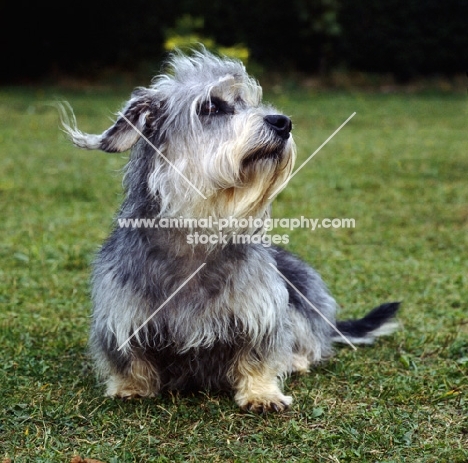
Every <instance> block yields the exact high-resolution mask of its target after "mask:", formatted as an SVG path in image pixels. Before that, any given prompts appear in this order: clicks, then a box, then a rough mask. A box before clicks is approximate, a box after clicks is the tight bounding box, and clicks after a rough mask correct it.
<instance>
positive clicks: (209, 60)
mask: <svg viewBox="0 0 468 463" xmlns="http://www.w3.org/2000/svg"><path fill="white" fill-rule="evenodd" d="M261 99H262V90H261V87H260V86H259V85H258V83H257V82H256V81H255V80H254V79H252V78H251V77H249V76H248V75H247V73H246V71H245V68H244V66H243V65H242V64H241V63H240V62H238V61H234V60H228V59H220V58H217V57H215V56H213V55H211V54H209V53H207V52H197V53H195V54H193V55H192V56H190V57H187V56H183V55H173V56H172V58H171V60H170V61H169V62H168V64H167V69H166V72H165V73H164V74H162V75H160V76H158V77H157V78H156V79H155V80H154V81H153V84H152V85H151V87H150V88H139V89H137V90H136V91H135V92H134V93H133V94H132V97H131V99H130V101H129V102H128V103H127V105H126V106H125V108H124V109H123V111H122V112H121V113H119V114H120V117H119V118H118V119H117V121H116V122H115V124H114V125H113V126H112V127H110V128H109V129H108V130H107V131H105V132H104V133H103V134H102V135H100V136H90V135H85V134H81V133H80V132H78V131H76V130H75V131H74V134H73V133H71V135H72V138H73V140H74V142H75V144H77V145H78V146H81V147H86V148H95V149H96V148H97V149H101V150H104V151H107V152H121V151H125V150H128V149H130V148H133V150H132V158H131V161H130V164H129V172H128V175H127V178H128V180H129V181H128V182H127V188H128V189H130V190H131V189H132V188H137V187H139V186H138V185H136V183H139V184H140V185H141V183H142V182H143V183H145V184H146V185H147V190H148V194H149V195H150V196H151V198H152V199H153V200H154V201H155V202H157V203H158V204H159V207H158V215H159V216H160V217H164V216H169V217H177V216H179V215H183V216H186V217H194V218H199V217H208V216H211V217H214V218H221V217H237V218H242V217H248V216H253V217H263V216H264V215H265V214H266V213H267V210H268V205H269V203H270V202H271V199H269V197H270V196H272V194H274V193H276V190H277V189H278V188H279V187H281V186H284V185H283V184H284V183H285V182H286V181H287V179H288V177H289V175H290V173H291V170H292V168H293V165H294V161H295V144H294V141H293V139H292V136H291V134H290V131H291V128H292V126H291V121H290V120H289V118H287V117H285V116H283V115H279V114H278V113H277V111H276V110H274V109H273V108H271V107H268V106H266V105H263V104H262V103H261ZM69 132H70V131H69ZM73 135H74V136H73ZM142 160H145V161H144V163H145V165H146V171H145V173H144V175H146V177H147V178H141V176H142V172H139V171H138V164H139V163H142V162H143V161H142ZM148 166H149V167H148ZM132 179H133V180H132Z"/></svg>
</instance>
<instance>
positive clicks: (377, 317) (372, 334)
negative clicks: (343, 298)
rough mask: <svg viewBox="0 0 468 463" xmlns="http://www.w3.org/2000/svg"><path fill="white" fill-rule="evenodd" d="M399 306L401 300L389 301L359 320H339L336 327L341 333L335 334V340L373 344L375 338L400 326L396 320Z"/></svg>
mask: <svg viewBox="0 0 468 463" xmlns="http://www.w3.org/2000/svg"><path fill="white" fill-rule="evenodd" d="M399 306H400V303H399V302H387V303H386V304H382V305H380V306H378V307H376V308H375V309H373V310H371V311H370V312H369V313H368V314H367V315H366V316H365V317H363V318H360V319H358V320H344V321H338V322H337V323H336V328H337V330H338V331H339V332H340V333H341V335H339V334H338V333H336V334H334V335H333V338H332V340H333V342H339V343H344V342H346V341H347V343H348V344H349V343H354V344H372V343H373V342H374V341H375V338H377V337H379V336H386V335H388V334H391V333H393V332H394V331H395V330H396V329H397V328H398V326H399V323H398V322H397V321H396V320H395V315H396V312H397V310H398V308H399Z"/></svg>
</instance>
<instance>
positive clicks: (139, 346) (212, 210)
mask: <svg viewBox="0 0 468 463" xmlns="http://www.w3.org/2000/svg"><path fill="white" fill-rule="evenodd" d="M261 100H262V90H261V87H260V86H259V85H258V83H257V82H256V81H255V80H254V79H252V78H251V77H249V76H248V75H247V73H246V71H245V68H244V66H243V65H242V63H240V62H239V61H237V60H232V59H225V58H219V57H216V56H214V55H212V54H210V53H208V52H207V51H198V52H194V53H193V54H192V55H190V56H185V55H182V54H180V53H175V54H173V55H172V56H171V58H170V59H169V60H168V62H167V63H166V70H165V72H164V73H162V74H161V75H159V76H158V77H157V78H155V80H154V81H153V84H152V85H151V86H150V87H149V88H138V89H136V90H135V91H134V92H133V93H132V95H131V98H130V100H129V101H128V102H127V104H126V105H125V107H124V108H123V109H122V111H121V112H120V113H119V116H118V118H117V120H116V122H115V123H114V124H113V125H112V126H111V127H110V128H109V129H107V130H106V131H105V132H103V133H102V134H101V135H89V134H85V133H82V132H80V131H79V130H78V129H77V128H76V123H75V120H74V117H73V115H71V119H68V122H67V121H65V122H64V128H65V130H66V132H67V133H68V135H69V137H70V138H71V139H72V141H73V142H74V144H75V145H77V146H79V147H80V148H86V149H100V150H103V151H107V152H112V153H114V152H122V151H126V150H129V149H131V155H130V160H129V163H128V165H127V168H126V173H125V178H124V184H125V191H126V196H125V200H124V202H123V204H122V207H121V209H120V212H119V214H118V220H117V221H116V225H115V227H114V230H113V232H112V233H111V235H110V237H109V238H108V239H107V241H106V242H105V244H104V245H103V247H102V249H101V250H100V252H99V254H98V256H97V259H96V261H95V264H94V273H93V278H92V284H93V291H92V295H93V301H94V312H93V319H92V328H91V336H90V346H91V352H92V354H93V356H94V359H95V363H96V367H97V370H98V372H99V374H100V376H101V377H102V378H103V379H104V380H105V381H106V385H107V395H109V396H115V397H121V398H130V397H135V396H141V397H150V396H154V395H156V394H158V392H159V391H161V390H167V389H170V390H175V389H176V390H180V389H194V388H195V389H205V388H208V389H215V390H226V389H227V390H230V391H233V394H234V399H235V401H236V403H237V404H238V405H239V406H240V407H241V408H243V409H248V410H253V411H257V412H263V411H281V410H284V409H286V408H287V407H288V406H289V405H290V404H291V402H292V398H291V397H289V396H285V395H284V394H283V393H282V390H281V380H282V379H283V378H284V377H286V376H287V375H288V374H289V373H291V372H294V371H307V369H308V368H309V366H310V365H311V364H314V363H317V362H319V361H321V360H322V359H325V358H327V357H328V356H330V355H331V353H332V344H333V342H339V341H343V340H346V341H348V342H350V343H371V342H372V341H373V340H374V338H375V337H376V336H379V335H382V334H388V333H389V332H391V331H392V330H393V329H394V328H395V325H396V322H395V320H394V315H395V312H396V310H397V308H398V303H388V304H383V305H381V306H379V307H377V308H376V309H374V310H373V311H372V312H370V313H369V314H368V315H367V316H365V317H364V318H362V319H360V320H354V321H345V322H339V321H336V320H335V312H336V303H335V300H334V299H333V297H332V296H331V295H330V294H329V292H328V290H327V288H326V286H325V284H324V283H323V281H322V279H321V278H320V276H319V275H318V274H317V273H316V272H315V271H314V270H313V269H312V268H311V267H309V266H308V265H307V264H305V263H304V262H302V261H301V260H300V259H299V258H297V257H295V256H294V255H292V254H290V253H289V252H286V251H285V250H283V249H281V248H279V247H276V246H267V245H265V243H264V242H262V240H261V239H259V238H261V237H262V235H263V234H264V229H262V227H257V226H255V224H256V223H258V220H264V219H266V218H268V217H269V211H270V204H271V201H272V196H274V195H276V194H277V193H278V190H280V189H281V188H283V187H284V186H285V184H286V183H287V180H288V178H289V176H290V174H291V171H292V168H293V165H294V161H295V157H296V153H295V144H294V141H293V138H292V136H291V129H292V124H291V120H290V119H289V118H288V117H286V116H284V115H281V114H278V111H276V110H275V109H274V108H272V107H271V106H267V105H264V104H262V102H261ZM186 218H187V219H190V220H191V222H190V223H191V225H190V227H191V228H190V229H187V228H186V227H177V226H172V227H167V226H166V227H163V226H159V227H158V226H157V225H155V226H151V227H148V226H120V225H119V224H122V223H123V222H122V221H124V222H125V220H126V219H152V220H153V219H154V220H156V221H162V220H166V223H167V220H169V219H171V220H172V219H174V222H175V223H177V220H179V222H180V221H181V220H182V219H186ZM252 218H253V219H255V220H253V221H252ZM233 219H235V220H233ZM242 219H244V220H242ZM246 219H249V220H246ZM223 220H224V221H225V222H223V223H224V224H226V223H229V224H231V225H230V226H227V227H226V226H225V227H224V228H223V237H222V239H218V240H217V239H211V238H210V239H209V240H208V239H206V240H205V241H203V242H202V241H201V240H199V241H198V242H197V243H194V241H193V240H192V241H190V240H188V239H187V237H188V233H190V234H191V236H193V231H194V229H195V227H196V228H197V233H199V234H200V235H199V236H202V235H204V236H210V237H213V236H214V237H216V236H218V238H220V237H219V235H220V234H219V228H218V226H217V224H218V223H219V222H220V221H223ZM126 223H128V222H126ZM133 223H136V222H133ZM139 223H140V224H141V223H142V222H139ZM152 223H154V222H152ZM252 223H253V224H254V225H252ZM240 224H241V225H240ZM239 235H242V236H244V237H247V238H248V239H244V240H243V241H242V242H240V240H238V239H235V238H236V237H238V236H239Z"/></svg>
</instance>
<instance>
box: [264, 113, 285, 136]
mask: <svg viewBox="0 0 468 463" xmlns="http://www.w3.org/2000/svg"><path fill="white" fill-rule="evenodd" d="M264 120H265V122H266V123H267V124H268V125H269V126H270V127H271V128H272V129H273V130H274V131H275V132H276V133H277V134H278V135H279V136H280V137H281V138H283V139H284V140H286V139H288V138H289V132H291V129H292V122H291V119H289V117H286V116H281V115H279V114H274V115H271V116H265V118H264Z"/></svg>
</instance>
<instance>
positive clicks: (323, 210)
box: [0, 89, 468, 463]
mask: <svg viewBox="0 0 468 463" xmlns="http://www.w3.org/2000/svg"><path fill="white" fill-rule="evenodd" d="M127 96H128V93H127V92H126V91H125V92H123V91H119V92H117V91H116V92H111V91H109V90H99V89H94V90H92V89H90V90H82V91H75V92H70V91H69V92H66V91H63V90H57V89H53V90H49V89H47V90H39V89H3V90H0V160H1V166H2V169H1V171H0V208H1V223H0V227H1V231H0V232H1V238H2V239H1V241H0V261H1V267H0V306H1V309H0V345H1V349H0V382H1V396H0V414H1V415H0V417H1V418H0V449H1V453H0V458H2V457H9V458H11V459H12V460H13V461H14V462H15V463H16V462H25V463H26V462H68V461H70V460H71V458H72V456H73V455H81V456H82V457H83V458H84V457H88V458H96V459H99V460H102V461H104V462H107V463H117V462H119V463H120V462H198V461H218V462H247V461H260V462H273V461H278V462H286V461H287V462H290V461H298V462H311V461H313V462H324V463H325V462H335V463H338V462H340V463H343V462H359V463H362V462H364V463H367V462H369V463H370V462H386V463H390V462H392V463H393V462H434V463H436V462H437V463H440V462H450V463H452V462H458V463H462V462H466V461H468V450H467V449H468V423H467V421H466V419H467V412H468V399H467V388H468V375H467V373H468V372H467V369H468V324H467V322H468V316H467V309H468V272H467V270H468V266H467V264H468V257H467V244H468V243H467V241H468V239H467V236H468V234H467V231H468V181H467V179H468V157H467V146H468V145H467V133H468V132H467V126H466V121H467V101H466V98H465V96H464V95H455V94H442V93H426V94H405V93H397V94H393V95H381V94H370V93H368V94H366V93H355V94H353V93H341V92H335V93H333V92H318V93H307V92H305V91H302V92H301V91H298V90H296V91H295V90H292V91H291V92H288V93H287V94H277V95H273V94H272V95H270V98H269V99H270V101H272V102H273V103H275V104H276V105H277V106H278V107H279V108H281V110H283V111H285V112H286V113H287V114H290V115H292V117H293V122H294V134H295V138H296V141H297V144H298V148H299V160H298V164H297V165H299V163H300V162H301V160H304V159H306V158H307V157H308V156H309V155H310V154H311V153H312V152H313V151H314V150H315V149H316V148H317V147H318V146H319V145H320V144H321V143H322V142H323V141H324V140H325V139H326V138H327V137H328V136H329V135H330V134H331V133H332V132H333V131H334V130H335V129H336V128H337V127H338V126H339V125H340V124H341V123H342V122H343V121H344V120H345V119H346V118H347V117H348V116H349V115H350V114H351V113H353V112H354V111H356V112H357V115H356V116H355V117H354V118H353V119H352V120H351V121H350V122H349V123H348V125H347V126H345V127H344V128H343V129H342V130H341V132H339V134H338V135H337V136H336V137H334V138H333V139H332V140H331V141H330V143H328V145H326V146H325V147H324V148H323V149H322V150H321V151H320V152H319V153H318V154H317V155H316V156H315V158H314V159H312V160H311V161H310V162H309V163H308V164H307V165H306V166H305V167H304V168H303V169H302V170H301V171H300V173H298V174H297V175H296V176H295V177H294V178H293V180H292V181H291V183H290V185H289V186H288V187H287V189H286V190H284V191H283V192H282V193H281V194H280V196H279V198H278V200H277V201H276V202H275V206H274V214H273V215H274V216H275V217H291V218H294V217H300V216H306V217H313V218H334V217H339V218H342V217H349V218H354V219H355V221H356V227H355V228H354V229H335V230H330V229H328V230H325V229H319V230H316V231H315V232H311V231H308V230H304V229H297V230H294V231H291V232H289V231H287V230H286V231H285V230H279V231H278V233H288V234H289V244H288V248H289V249H291V250H292V251H294V252H296V253H298V254H299V255H301V256H302V257H303V258H304V259H306V260H307V261H309V262H310V263H311V264H313V265H314V266H315V267H316V268H317V269H318V270H319V271H320V273H321V274H322V276H323V278H324V279H325V281H326V282H327V283H328V285H329V287H330V289H331V291H332V293H333V294H334V295H335V296H336V298H337V300H338V301H339V303H340V305H341V306H342V314H341V317H342V318H349V317H354V316H358V315H362V314H363V313H365V311H366V310H368V309H370V308H371V307H373V306H375V305H376V304H378V303H380V302H384V301H388V300H401V301H403V305H402V309H401V314H400V320H401V323H402V329H401V330H400V331H399V332H398V333H396V334H395V335H393V336H391V337H389V338H385V339H381V340H379V341H378V342H377V343H376V345H375V346H374V347H371V348H360V349H359V350H357V351H353V350H352V349H350V348H347V347H343V348H338V349H337V355H336V356H335V357H334V358H333V359H331V361H329V362H328V363H326V364H324V365H321V366H319V367H316V368H313V369H312V370H311V372H310V373H309V374H308V375H306V376H293V377H292V378H291V379H289V380H288V381H287V382H286V384H285V389H286V391H287V393H288V394H292V395H293V396H294V399H295V402H294V404H293V406H292V408H291V410H290V411H288V412H287V413H284V414H281V415H275V414H269V415H266V416H256V415H253V414H250V413H243V412H240V411H239V410H238V409H237V407H236V405H235V404H234V403H233V401H232V400H231V399H230V398H229V397H228V396H227V395H215V394H209V393H200V394H195V395H188V396H187V395H185V396H184V395H180V396H179V395H169V394H166V395H163V396H162V397H159V398H157V400H137V401H134V402H120V401H117V400H110V399H106V398H103V396H102V393H103V390H102V388H101V387H100V386H99V385H98V384H97V383H96V381H95V379H94V376H93V373H92V371H91V370H90V365H89V361H88V359H87V355H86V343H87V332H88V326H89V315H90V302H89V285H88V278H89V266H90V263H91V261H92V259H93V255H94V253H95V252H96V250H97V249H98V246H99V245H100V243H101V242H102V241H103V239H104V238H105V237H106V236H107V234H108V232H109V230H110V227H111V220H112V217H113V215H114V213H115V210H116V209H117V207H118V205H119V202H120V200H121V173H120V169H121V168H122V167H123V165H124V164H125V158H126V156H125V155H109V154H104V153H100V152H83V151H79V150H77V149H75V148H73V147H72V146H70V144H69V143H68V142H67V141H66V140H65V138H64V136H63V134H61V132H60V131H59V128H58V117H57V114H56V112H55V110H54V109H53V108H51V107H50V106H47V105H46V104H45V103H47V102H48V101H52V100H53V99H54V98H62V99H66V100H68V101H69V102H70V103H71V104H72V105H73V107H74V108H75V112H76V115H77V117H78V122H79V125H80V127H81V128H82V129H83V130H85V131H86V130H87V131H92V132H95V133H96V132H98V131H101V130H104V129H105V128H107V127H108V124H109V117H110V116H111V115H112V113H113V112H115V111H116V110H117V109H119V108H120V105H121V103H122V102H123V101H124V100H125V98H126V97H127Z"/></svg>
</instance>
